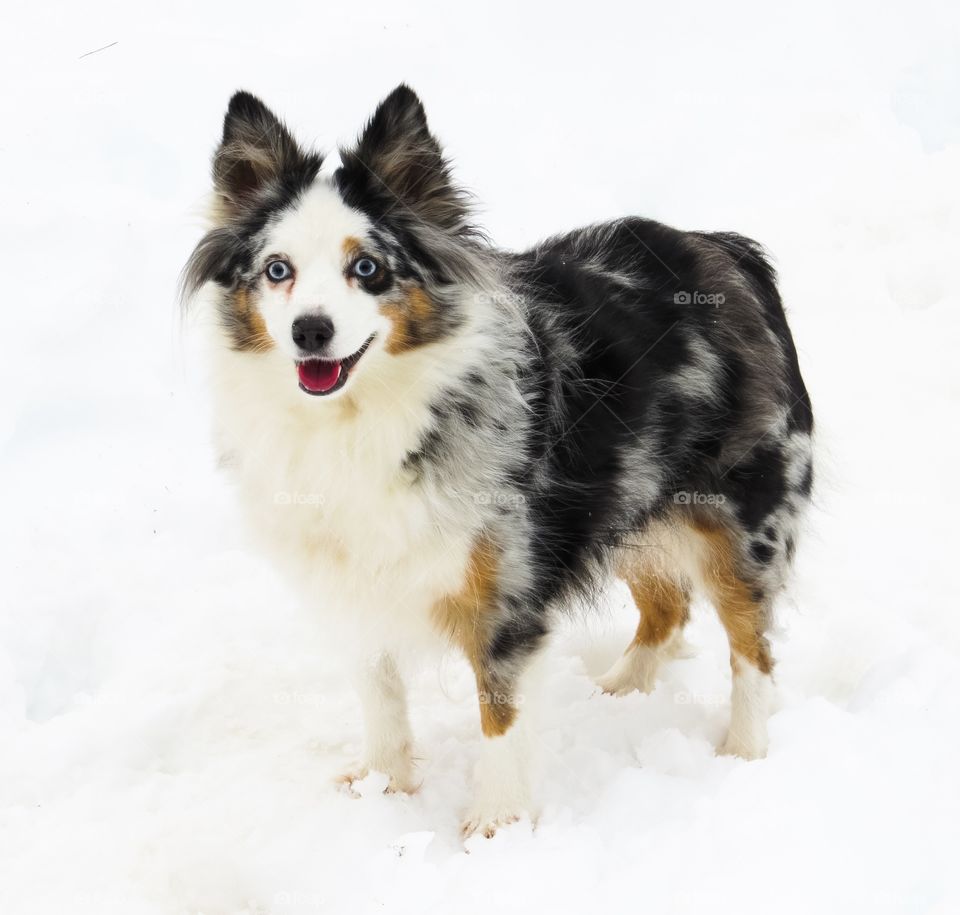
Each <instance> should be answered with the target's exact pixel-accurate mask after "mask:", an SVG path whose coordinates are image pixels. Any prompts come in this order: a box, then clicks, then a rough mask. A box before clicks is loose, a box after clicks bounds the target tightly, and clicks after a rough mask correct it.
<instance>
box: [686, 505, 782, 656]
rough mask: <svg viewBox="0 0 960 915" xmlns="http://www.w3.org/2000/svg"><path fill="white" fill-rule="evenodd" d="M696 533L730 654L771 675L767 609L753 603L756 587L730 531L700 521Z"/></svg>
mask: <svg viewBox="0 0 960 915" xmlns="http://www.w3.org/2000/svg"><path fill="white" fill-rule="evenodd" d="M694 530H696V532H697V533H698V534H699V535H700V537H701V538H702V540H703V542H704V545H705V547H706V558H705V561H704V564H703V577H704V581H705V583H706V585H707V589H708V590H709V592H710V598H711V600H712V601H713V603H714V604H715V605H716V608H717V613H718V614H719V616H720V621H721V622H722V623H723V626H724V628H725V629H726V630H727V638H728V640H729V642H730V649H731V651H732V652H733V653H734V654H736V655H739V656H740V657H741V658H743V659H745V660H746V661H748V662H749V663H751V664H753V665H754V667H756V668H757V669H758V670H760V672H761V673H764V674H769V673H770V672H771V671H772V670H773V658H772V656H771V654H770V645H769V643H768V642H767V637H766V635H765V628H766V619H765V617H766V613H765V609H764V607H763V605H762V604H761V603H760V602H758V601H756V600H754V598H753V588H752V587H751V585H750V583H749V582H746V581H744V580H743V578H742V577H741V575H740V572H739V568H740V564H739V562H738V560H737V550H736V546H735V543H734V540H733V538H732V537H731V535H730V532H729V531H728V530H727V529H726V528H724V527H722V526H720V525H716V524H708V523H698V522H694Z"/></svg>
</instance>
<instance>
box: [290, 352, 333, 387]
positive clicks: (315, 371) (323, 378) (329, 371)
mask: <svg viewBox="0 0 960 915" xmlns="http://www.w3.org/2000/svg"><path fill="white" fill-rule="evenodd" d="M297 374H298V375H299V376H300V384H302V385H303V386H304V387H305V388H306V389H307V390H308V391H318V392H320V393H323V392H324V391H329V390H330V388H332V387H333V386H334V385H335V384H336V383H337V382H338V381H339V380H340V363H339V362H321V361H320V360H319V359H311V360H310V361H309V362H299V363H297Z"/></svg>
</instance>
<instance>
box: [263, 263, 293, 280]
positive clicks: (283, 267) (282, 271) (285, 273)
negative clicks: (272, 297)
mask: <svg viewBox="0 0 960 915" xmlns="http://www.w3.org/2000/svg"><path fill="white" fill-rule="evenodd" d="M267 276H268V277H269V278H270V280H271V281H272V282H274V283H282V282H283V281H284V280H288V279H290V277H291V276H293V267H291V266H290V265H289V264H288V263H287V262H286V261H270V263H269V264H267Z"/></svg>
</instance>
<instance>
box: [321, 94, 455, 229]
mask: <svg viewBox="0 0 960 915" xmlns="http://www.w3.org/2000/svg"><path fill="white" fill-rule="evenodd" d="M340 156H341V160H342V163H343V164H342V166H341V167H340V169H339V170H338V171H337V174H336V180H337V184H338V186H339V187H340V190H341V193H342V194H343V196H344V198H345V199H346V200H347V202H348V203H350V204H351V205H354V206H357V207H359V208H360V209H364V210H367V211H368V212H370V213H371V215H372V216H374V217H375V218H379V217H382V216H385V215H386V214H388V213H389V214H390V215H391V217H392V218H396V219H401V220H405V221H407V222H409V223H411V228H413V229H416V223H417V222H422V223H424V224H426V225H428V226H430V227H434V228H440V229H444V230H446V231H448V232H454V233H456V232H458V231H461V230H464V229H465V228H466V221H467V216H468V208H467V204H466V195H465V194H464V193H463V192H462V191H461V190H459V189H457V188H455V187H454V186H453V184H452V183H451V181H450V168H449V166H448V164H447V162H446V160H445V159H444V158H443V153H442V152H441V151H440V144H439V143H438V142H437V140H436V138H435V137H434V136H433V134H431V133H430V130H429V128H428V127H427V115H426V113H425V112H424V110H423V105H422V103H421V102H420V99H419V98H417V94H416V93H415V92H414V91H413V90H412V89H411V88H410V87H409V86H406V85H403V84H401V85H399V86H397V88H396V89H394V90H393V92H391V93H390V94H389V95H388V96H387V97H386V98H385V99H384V100H383V101H382V102H381V103H380V105H379V106H378V107H377V110H376V112H375V113H374V115H373V117H372V118H371V119H370V122H369V123H368V124H367V126H366V128H364V130H363V132H362V133H361V135H360V139H359V140H358V142H357V146H356V147H355V148H354V149H350V150H343V149H342V150H341V151H340Z"/></svg>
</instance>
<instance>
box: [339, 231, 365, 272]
mask: <svg viewBox="0 0 960 915" xmlns="http://www.w3.org/2000/svg"><path fill="white" fill-rule="evenodd" d="M340 247H341V249H342V251H343V266H344V268H346V267H348V266H349V265H350V264H352V263H353V262H354V261H355V260H356V259H357V258H358V257H359V256H360V255H361V254H362V253H363V245H361V244H360V239H359V238H354V237H353V236H352V235H348V236H347V237H346V238H345V239H344V240H343V243H342V244H341V245H340Z"/></svg>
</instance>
